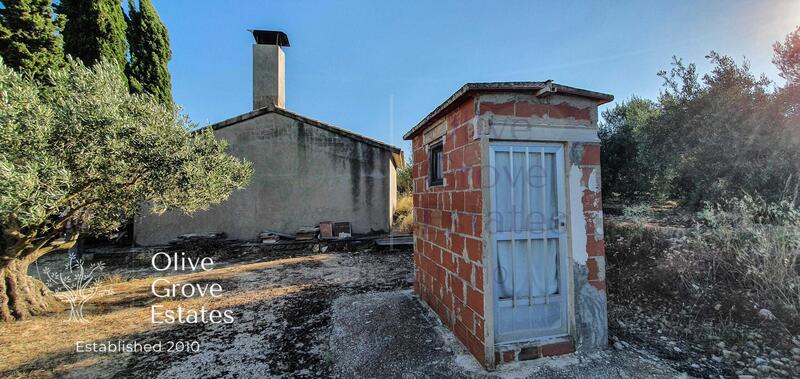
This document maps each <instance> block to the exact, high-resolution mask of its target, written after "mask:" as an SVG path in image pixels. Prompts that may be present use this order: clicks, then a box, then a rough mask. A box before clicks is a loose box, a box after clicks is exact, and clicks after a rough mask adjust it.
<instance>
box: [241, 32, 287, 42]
mask: <svg viewBox="0 0 800 379" xmlns="http://www.w3.org/2000/svg"><path fill="white" fill-rule="evenodd" d="M248 30H249V31H250V32H252V33H253V37H255V39H256V43H257V44H259V45H278V46H289V37H288V36H286V33H284V32H280V31H276V30H255V29H248Z"/></svg>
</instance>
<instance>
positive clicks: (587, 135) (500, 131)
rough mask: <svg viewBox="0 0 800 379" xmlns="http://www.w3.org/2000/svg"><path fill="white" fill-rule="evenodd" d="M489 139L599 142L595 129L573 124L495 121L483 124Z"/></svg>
mask: <svg viewBox="0 0 800 379" xmlns="http://www.w3.org/2000/svg"><path fill="white" fill-rule="evenodd" d="M484 131H485V134H487V135H488V136H489V138H491V139H499V140H510V141H515V140H520V141H553V142H593V143H597V142H600V138H599V137H598V136H597V129H595V128H588V127H575V126H546V125H538V126H537V125H531V126H528V125H520V124H512V123H496V122H493V123H492V124H491V125H486V126H485V129H484Z"/></svg>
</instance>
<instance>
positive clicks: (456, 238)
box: [412, 98, 485, 363]
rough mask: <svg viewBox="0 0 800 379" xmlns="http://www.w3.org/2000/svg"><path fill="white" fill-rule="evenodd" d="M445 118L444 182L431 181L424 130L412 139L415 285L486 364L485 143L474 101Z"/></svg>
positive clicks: (459, 107)
mask: <svg viewBox="0 0 800 379" xmlns="http://www.w3.org/2000/svg"><path fill="white" fill-rule="evenodd" d="M443 117H446V120H447V131H446V133H445V135H444V137H443V139H444V143H443V153H444V162H443V176H444V185H442V186H434V187H429V185H428V166H429V162H428V153H427V146H425V145H424V144H423V134H424V132H422V133H419V134H417V136H416V137H414V139H413V142H412V149H413V164H414V167H413V173H412V175H413V177H414V221H415V230H414V263H415V270H416V282H415V285H414V286H415V290H416V292H417V294H419V296H420V298H422V300H423V301H425V302H426V303H428V305H430V307H431V308H433V310H434V311H436V313H438V314H439V317H441V319H442V322H443V323H444V324H445V325H447V327H448V328H450V329H451V330H452V331H453V333H454V334H455V335H456V337H457V338H458V339H459V340H461V342H462V343H463V344H464V345H465V346H466V347H467V348H468V349H469V351H470V352H471V353H472V354H473V355H475V357H477V358H478V360H479V361H480V362H482V363H484V362H485V359H484V354H485V349H484V319H485V318H484V309H483V308H484V307H483V306H484V296H483V262H482V255H483V243H482V227H483V219H482V216H481V215H482V210H483V203H482V193H481V166H480V165H481V153H480V145H479V141H478V140H475V139H474V138H473V136H474V135H475V131H474V125H473V122H472V121H473V118H474V117H475V107H474V101H473V99H471V98H468V99H465V100H464V101H463V102H462V103H461V104H460V105H458V106H457V107H455V108H454V109H453V110H451V111H450V112H449V113H447V114H446V115H445V116H443ZM436 123H437V120H435V121H434V122H432V123H431V125H434V124H436Z"/></svg>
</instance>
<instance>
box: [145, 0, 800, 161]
mask: <svg viewBox="0 0 800 379" xmlns="http://www.w3.org/2000/svg"><path fill="white" fill-rule="evenodd" d="M154 3H155V6H156V8H157V9H158V11H159V13H160V14H161V17H162V19H163V21H164V23H165V24H166V25H167V28H168V29H169V33H170V40H171V43H172V50H173V59H172V61H171V63H170V71H171V73H172V85H173V94H174V97H175V101H176V102H177V103H178V104H180V105H182V106H183V107H184V109H185V111H186V112H187V113H188V114H189V116H190V117H191V118H192V119H193V120H195V121H196V122H198V123H199V124H201V125H203V124H207V123H213V122H217V121H221V120H224V119H227V118H230V117H233V116H236V115H238V114H241V113H244V112H247V111H250V110H251V107H252V97H251V96H252V92H251V91H252V89H251V87H252V85H251V64H252V63H251V62H252V61H251V47H250V45H251V44H252V43H253V37H252V36H251V35H250V34H249V33H248V32H247V29H268V30H282V31H284V32H286V33H287V34H288V36H289V40H290V41H291V44H292V46H291V47H289V48H287V49H286V108H287V109H289V110H291V111H294V112H297V113H300V114H303V115H305V116H308V117H311V118H315V119H318V120H320V121H324V122H327V123H330V124H333V125H336V126H339V127H342V128H345V129H349V130H352V131H354V132H357V133H361V134H364V135H366V136H369V137H372V138H376V139H379V140H382V141H385V142H388V143H392V144H394V145H397V146H400V147H402V148H404V149H406V150H407V149H408V147H409V144H408V143H407V142H406V141H403V140H402V135H403V134H404V133H405V132H406V131H407V130H408V129H410V128H411V127H413V126H414V125H415V124H416V123H417V122H418V121H419V120H420V119H422V118H423V117H424V116H425V115H427V114H428V113H429V112H430V111H431V110H433V108H435V107H436V106H437V105H439V104H440V103H441V102H442V101H444V100H445V99H446V98H447V97H448V96H450V95H451V94H452V93H453V92H454V91H455V90H457V89H458V88H459V87H460V86H461V85H463V84H464V83H466V82H482V81H539V80H546V79H553V80H555V81H556V82H558V83H561V84H565V85H570V86H576V87H581V88H585V89H589V90H594V91H600V92H606V93H610V94H613V95H614V96H616V98H617V99H618V100H623V99H627V98H629V97H630V96H631V95H634V94H636V95H639V96H644V97H649V98H655V97H656V96H657V95H658V92H659V90H660V86H661V80H660V79H659V78H658V77H657V76H656V73H657V72H658V71H659V70H661V69H665V68H668V67H669V63H670V60H671V57H672V56H673V55H677V56H679V57H682V58H683V59H684V60H685V61H687V62H696V63H698V66H699V68H700V71H701V72H704V71H705V70H706V69H707V68H708V65H707V64H706V63H705V59H704V56H705V55H706V54H707V53H708V51H710V50H712V49H713V50H716V51H718V52H720V53H723V54H727V55H731V56H733V57H734V58H736V59H737V61H741V59H742V58H743V57H747V58H748V59H749V60H750V62H751V66H752V67H753V71H755V72H758V73H765V74H766V75H767V76H768V77H770V78H771V79H774V80H779V78H778V76H777V74H776V71H775V68H774V67H773V65H772V63H771V59H772V47H771V46H772V44H773V43H774V42H775V41H777V40H781V41H782V40H783V38H784V36H785V35H786V34H787V33H789V32H790V31H792V30H793V29H794V28H795V27H796V26H797V25H800V1H796V0H794V1H789V0H770V1H669V2H667V1H663V2H655V1H586V2H581V1H568V2H567V1H563V2H562V1H547V2H545V1H441V2H440V1H437V2H430V1H428V2H423V1H393V2H390V1H336V2H333V1H326V2H323V1H265V0H260V1H245V0H239V1H222V2H220V1H196V0H191V1H190V0H154ZM607 107H608V105H606V106H604V108H607Z"/></svg>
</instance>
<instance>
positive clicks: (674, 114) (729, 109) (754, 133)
mask: <svg viewBox="0 0 800 379" xmlns="http://www.w3.org/2000/svg"><path fill="white" fill-rule="evenodd" d="M708 59H709V61H710V62H711V64H712V65H713V68H712V70H711V71H710V72H709V73H707V74H705V75H703V77H702V79H701V78H698V76H697V74H696V70H695V66H694V65H684V64H683V63H682V62H681V61H680V60H675V61H674V62H673V66H672V69H671V70H670V71H669V72H662V73H661V76H662V77H663V78H664V82H665V88H664V90H663V91H662V93H661V96H660V98H659V103H660V105H661V108H662V113H661V116H660V117H658V118H657V119H655V122H653V123H651V125H650V126H649V127H648V128H649V129H650V131H649V132H648V133H647V135H648V139H647V140H646V141H645V143H644V144H643V148H644V149H646V150H647V151H648V157H649V158H648V161H647V163H646V164H648V166H649V167H651V168H652V169H655V172H656V174H655V177H656V179H655V183H657V185H659V187H660V188H662V189H663V190H664V191H666V192H667V193H668V194H669V195H670V197H673V198H677V199H681V200H684V201H685V202H686V203H688V204H690V205H699V204H702V203H703V202H716V201H719V200H722V199H726V198H730V197H733V196H740V195H741V194H742V193H754V194H760V195H761V196H764V197H765V198H770V197H772V196H773V195H778V194H779V192H780V189H782V188H783V187H784V185H785V184H786V181H787V180H788V179H789V178H790V177H793V176H795V177H796V175H797V173H798V168H800V166H799V165H798V164H800V162H798V160H797V159H796V158H797V155H796V154H797V152H798V150H797V146H795V145H793V144H792V143H789V141H790V137H791V128H790V127H789V125H788V124H787V119H786V113H785V109H784V107H783V106H782V104H781V102H778V101H775V100H776V95H775V92H774V91H773V87H772V83H771V82H770V81H769V80H768V79H767V78H766V77H764V76H763V75H762V76H760V77H756V76H755V75H753V74H752V73H751V71H750V67H749V65H748V63H747V62H746V61H745V62H744V63H742V64H737V63H736V62H735V61H734V60H733V59H732V58H730V57H727V56H723V55H720V54H717V53H715V52H711V53H710V54H709V56H708ZM794 129H795V130H796V127H794Z"/></svg>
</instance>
